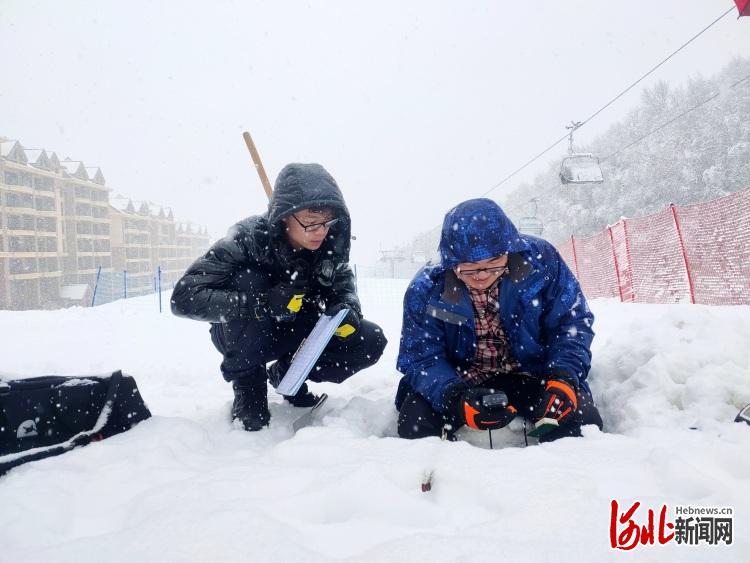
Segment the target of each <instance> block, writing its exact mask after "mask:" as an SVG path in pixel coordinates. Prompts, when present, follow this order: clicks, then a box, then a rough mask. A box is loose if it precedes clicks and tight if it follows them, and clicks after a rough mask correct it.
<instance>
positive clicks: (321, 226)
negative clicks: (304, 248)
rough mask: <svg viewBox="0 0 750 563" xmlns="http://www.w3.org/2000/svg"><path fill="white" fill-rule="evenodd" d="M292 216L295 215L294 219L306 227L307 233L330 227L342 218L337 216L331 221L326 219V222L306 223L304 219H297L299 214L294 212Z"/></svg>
mask: <svg viewBox="0 0 750 563" xmlns="http://www.w3.org/2000/svg"><path fill="white" fill-rule="evenodd" d="M292 217H294V220H295V221H297V223H299V226H300V227H302V228H303V229H305V232H306V233H314V232H315V231H319V230H320V229H330V228H331V227H333V226H334V225H335V224H336V223H338V222H339V221H340V220H341V218H340V217H336V218H335V219H331V220H330V221H326V222H324V223H313V224H312V225H305V224H304V223H303V222H302V221H300V220H299V219H297V216H296V215H295V214H294V213H292Z"/></svg>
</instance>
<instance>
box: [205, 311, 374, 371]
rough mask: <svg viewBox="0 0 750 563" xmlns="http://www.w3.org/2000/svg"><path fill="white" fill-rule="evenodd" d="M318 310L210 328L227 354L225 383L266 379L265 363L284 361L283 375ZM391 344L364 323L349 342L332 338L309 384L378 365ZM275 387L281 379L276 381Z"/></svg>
mask: <svg viewBox="0 0 750 563" xmlns="http://www.w3.org/2000/svg"><path fill="white" fill-rule="evenodd" d="M318 318H319V314H318V312H317V311H308V310H306V309H305V308H303V310H302V311H300V312H299V313H298V314H297V315H296V317H295V319H294V320H293V321H289V322H277V321H274V320H270V319H261V320H259V319H255V318H253V319H239V320H236V321H231V322H228V323H216V324H212V325H211V341H212V342H213V344H214V346H215V347H216V349H217V350H218V351H219V352H221V354H222V355H223V356H224V360H223V361H222V363H221V373H222V375H223V376H224V379H225V380H226V381H235V380H238V379H245V380H247V379H248V378H250V379H256V378H263V379H265V378H266V377H267V375H266V370H265V365H266V364H267V363H269V362H272V361H274V360H280V361H279V365H280V366H283V368H282V369H281V370H277V372H278V371H281V372H282V373H279V374H278V375H279V376H283V372H286V369H287V368H288V367H289V363H290V361H291V357H292V355H293V354H294V352H296V350H297V348H298V347H299V345H300V344H301V343H302V340H303V339H304V338H306V337H307V335H308V334H309V333H310V331H311V330H312V329H313V327H314V326H315V323H316V322H317V321H318ZM386 344H387V340H386V338H385V335H384V334H383V331H382V329H381V328H380V327H379V326H378V325H376V324H375V323H373V322H370V321H367V320H364V319H363V320H362V322H361V326H360V328H359V330H357V332H355V333H354V334H352V335H351V336H349V337H347V338H339V337H337V336H334V337H333V338H331V341H330V342H329V343H328V346H326V349H325V350H324V351H323V354H322V355H321V356H320V358H319V359H318V362H317V363H316V364H315V367H314V368H313V369H312V371H311V372H310V375H309V376H308V380H310V381H330V382H332V383H341V382H342V381H344V380H345V379H347V378H348V377H351V376H352V375H354V374H355V373H356V372H358V371H360V370H362V369H364V368H367V367H369V366H371V365H373V364H375V363H376V362H377V361H378V360H379V359H380V356H381V355H382V354H383V350H384V349H385V345H386ZM273 383H274V385H276V384H278V381H275V382H273Z"/></svg>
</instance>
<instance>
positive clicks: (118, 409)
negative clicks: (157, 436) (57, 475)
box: [0, 371, 151, 475]
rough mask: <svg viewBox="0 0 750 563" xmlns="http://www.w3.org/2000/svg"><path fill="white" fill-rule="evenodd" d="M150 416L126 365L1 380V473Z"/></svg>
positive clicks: (113, 432)
mask: <svg viewBox="0 0 750 563" xmlns="http://www.w3.org/2000/svg"><path fill="white" fill-rule="evenodd" d="M150 416H151V413H150V412H149V410H148V407H146V405H145V404H144V403H143V399H141V395H140V393H139V392H138V387H137V386H136V384H135V380H134V379H133V378H132V377H130V376H127V375H123V374H122V372H121V371H116V372H114V373H113V374H112V375H107V376H83V377H62V376H44V377H32V378H29V379H18V380H12V381H7V380H0V475H2V474H3V473H5V472H6V471H8V470H9V469H12V468H13V467H16V466H18V465H21V464H22V463H26V462H28V461H34V460H37V459H43V458H45V457H50V456H54V455H59V454H61V453H64V452H67V451H69V450H72V449H73V448H75V447H78V446H85V445H86V444H88V443H89V442H92V441H96V440H102V439H104V438H108V437H109V436H113V435H114V434H119V433H120V432H124V431H125V430H128V429H130V428H131V427H132V426H133V425H135V424H137V423H138V422H140V421H142V420H145V419H147V418H148V417H150Z"/></svg>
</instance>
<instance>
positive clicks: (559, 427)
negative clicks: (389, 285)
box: [396, 199, 602, 441]
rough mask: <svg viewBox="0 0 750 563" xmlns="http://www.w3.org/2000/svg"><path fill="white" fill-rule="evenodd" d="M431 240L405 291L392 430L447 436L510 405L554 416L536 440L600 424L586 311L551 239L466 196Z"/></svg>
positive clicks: (494, 421) (497, 419)
mask: <svg viewBox="0 0 750 563" xmlns="http://www.w3.org/2000/svg"><path fill="white" fill-rule="evenodd" d="M439 250H440V257H441V262H440V264H439V265H427V266H425V267H424V268H422V270H420V271H419V272H418V273H417V274H416V276H415V277H414V279H413V280H412V282H411V284H410V285H409V288H408V290H407V292H406V295H405V297H404V318H403V327H402V333H401V343H400V349H399V355H398V365H397V367H398V370H399V371H400V372H401V373H403V374H404V376H403V378H402V379H401V382H400V384H399V388H398V392H397V394H396V407H397V408H398V409H399V418H398V434H399V436H401V437H403V438H422V437H427V436H439V435H441V434H442V432H443V430H444V428H446V429H447V430H448V435H449V436H451V437H452V435H453V432H455V430H457V429H458V428H460V427H461V426H462V425H464V424H466V425H467V426H469V427H471V428H474V429H477V430H484V429H490V430H491V429H495V428H500V427H502V426H505V425H506V424H508V423H509V422H510V421H511V420H512V419H513V418H514V417H515V416H517V415H520V416H523V417H525V418H526V419H529V420H530V421H532V422H537V421H539V420H541V419H553V420H554V422H553V423H551V426H547V427H546V428H552V430H551V431H549V432H547V433H546V434H544V435H543V436H542V438H541V439H540V441H550V440H555V439H557V438H562V437H565V436H579V435H580V433H581V426H582V425H585V424H595V425H597V426H599V427H600V428H601V427H602V419H601V416H600V415H599V412H598V410H597V408H596V406H595V405H594V401H593V399H592V396H591V390H590V389H589V386H588V384H587V382H586V376H587V374H588V372H589V368H590V366H591V341H592V339H593V337H594V332H593V330H592V324H593V321H594V316H593V315H592V313H591V311H590V310H589V308H588V305H587V303H586V299H585V298H584V296H583V293H582V292H581V288H580V286H579V285H578V281H577V280H576V278H575V277H574V276H573V274H572V273H571V271H570V270H569V269H568V267H567V266H566V264H565V262H564V261H563V260H562V258H561V257H560V255H559V254H558V252H557V251H556V250H555V248H554V247H553V246H552V245H551V244H550V243H549V242H547V241H545V240H542V239H540V238H537V237H533V236H528V235H522V234H520V233H519V232H518V230H517V229H516V227H515V225H514V224H513V223H512V222H511V221H510V219H508V217H507V216H506V215H505V213H504V212H503V210H502V209H501V208H500V207H499V206H498V205H497V204H496V203H495V202H494V201H492V200H490V199H472V200H468V201H465V202H463V203H461V204H459V205H457V206H456V207H454V208H453V209H451V210H450V211H449V212H448V213H447V214H446V216H445V220H444V222H443V228H442V233H441V238H440V247H439ZM545 422H547V421H545ZM555 423H556V426H555Z"/></svg>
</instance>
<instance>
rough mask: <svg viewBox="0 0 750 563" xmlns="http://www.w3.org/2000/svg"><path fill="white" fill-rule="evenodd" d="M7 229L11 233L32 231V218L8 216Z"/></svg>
mask: <svg viewBox="0 0 750 563" xmlns="http://www.w3.org/2000/svg"><path fill="white" fill-rule="evenodd" d="M7 223H8V229H10V230H13V231H33V230H34V217H32V216H31V215H8V220H7Z"/></svg>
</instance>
